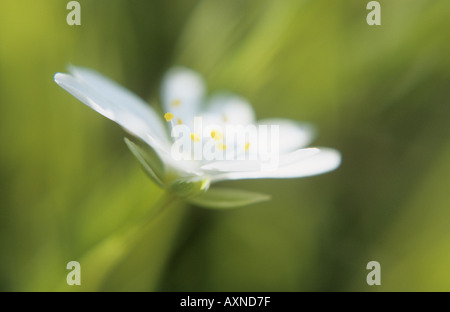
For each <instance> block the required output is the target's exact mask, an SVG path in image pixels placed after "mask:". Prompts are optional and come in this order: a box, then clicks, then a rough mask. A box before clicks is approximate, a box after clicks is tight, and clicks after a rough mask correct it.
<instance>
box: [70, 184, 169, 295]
mask: <svg viewBox="0 0 450 312" xmlns="http://www.w3.org/2000/svg"><path fill="white" fill-rule="evenodd" d="M175 200H176V197H175V196H174V195H173V194H172V193H170V192H165V193H164V194H163V196H162V197H161V198H160V199H159V200H158V201H157V203H156V205H154V206H153V207H152V209H150V210H148V212H147V213H146V214H145V215H144V216H141V217H140V218H139V220H138V221H137V223H134V225H133V226H127V227H126V228H124V229H121V230H119V231H118V232H116V233H114V234H112V235H111V236H109V237H107V238H106V239H104V240H103V241H102V242H100V243H99V244H97V245H96V246H94V247H93V248H92V249H91V250H90V251H88V252H87V253H86V254H85V255H84V256H83V257H81V260H80V261H79V262H80V265H81V268H82V287H80V289H79V290H81V291H97V290H100V289H101V287H102V285H103V283H104V281H105V280H106V278H107V277H108V276H109V275H110V274H111V272H112V271H113V270H114V268H115V267H116V266H117V265H118V264H119V263H120V262H121V261H122V260H123V259H124V258H125V257H126V256H127V255H129V254H130V252H131V251H132V250H133V248H134V247H135V246H136V245H137V243H138V242H139V240H140V239H141V238H142V237H144V236H145V234H146V233H147V232H148V231H149V230H151V229H152V225H154V223H155V221H156V220H157V219H158V218H159V217H160V216H161V213H162V212H163V211H165V210H167V209H168V208H169V207H170V206H171V205H172V204H173V203H174V201H175ZM65 289H67V288H65Z"/></svg>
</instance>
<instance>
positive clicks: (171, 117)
mask: <svg viewBox="0 0 450 312" xmlns="http://www.w3.org/2000/svg"><path fill="white" fill-rule="evenodd" d="M164 119H165V120H166V121H167V122H168V121H171V120H172V119H173V114H172V113H165V114H164Z"/></svg>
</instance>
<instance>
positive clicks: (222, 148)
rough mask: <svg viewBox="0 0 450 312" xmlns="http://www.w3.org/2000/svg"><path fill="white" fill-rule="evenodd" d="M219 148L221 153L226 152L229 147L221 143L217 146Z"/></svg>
mask: <svg viewBox="0 0 450 312" xmlns="http://www.w3.org/2000/svg"><path fill="white" fill-rule="evenodd" d="M217 148H218V149H219V150H221V151H224V150H226V149H227V146H226V145H225V144H223V143H219V144H217Z"/></svg>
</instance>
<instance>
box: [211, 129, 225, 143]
mask: <svg viewBox="0 0 450 312" xmlns="http://www.w3.org/2000/svg"><path fill="white" fill-rule="evenodd" d="M211 137H212V138H213V139H214V141H220V140H222V139H223V134H222V133H220V131H219V130H213V131H211Z"/></svg>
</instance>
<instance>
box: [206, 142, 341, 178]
mask: <svg viewBox="0 0 450 312" xmlns="http://www.w3.org/2000/svg"><path fill="white" fill-rule="evenodd" d="M308 150H310V149H308ZM312 150H314V149H311V152H308V153H311V156H307V155H302V156H305V157H299V159H297V160H296V161H294V162H290V163H287V164H284V165H281V166H279V167H278V168H277V169H276V170H274V171H261V170H257V171H247V172H226V173H219V174H215V175H213V176H212V181H213V182H218V181H224V180H239V179H265V178H267V179H279V178H300V177H307V176H313V175H317V174H321V173H325V172H328V171H331V170H334V169H336V168H337V167H338V166H339V165H340V163H341V155H340V153H339V152H338V151H336V150H334V149H329V148H320V149H318V150H319V151H318V152H314V153H313V151H312Z"/></svg>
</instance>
